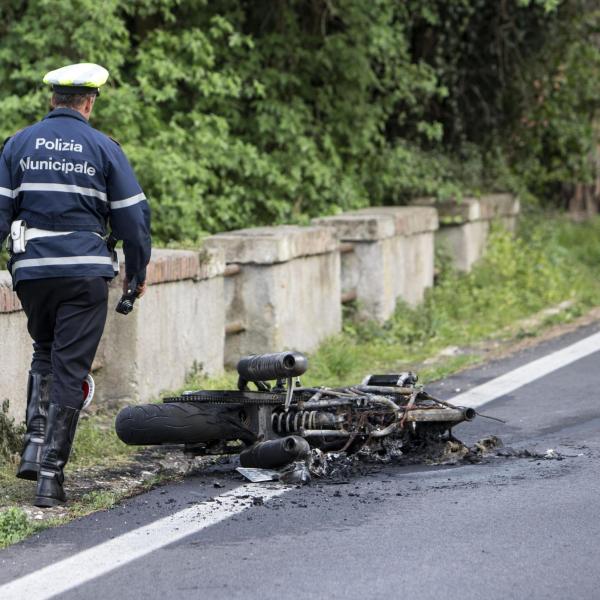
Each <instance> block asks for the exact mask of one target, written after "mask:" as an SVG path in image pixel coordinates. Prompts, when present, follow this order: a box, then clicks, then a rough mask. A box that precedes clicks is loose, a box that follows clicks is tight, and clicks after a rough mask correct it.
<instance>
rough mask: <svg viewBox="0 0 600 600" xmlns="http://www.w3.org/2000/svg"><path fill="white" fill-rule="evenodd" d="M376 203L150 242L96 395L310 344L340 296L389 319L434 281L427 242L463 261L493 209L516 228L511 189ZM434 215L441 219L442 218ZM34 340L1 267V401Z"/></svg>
mask: <svg viewBox="0 0 600 600" xmlns="http://www.w3.org/2000/svg"><path fill="white" fill-rule="evenodd" d="M418 202H419V205H418V206H405V207H371V208H368V209H363V210H359V211H354V212H350V213H345V214H341V215H337V216H334V217H324V218H321V219H315V220H314V223H313V226H311V227H298V226H286V225H284V226H278V227H258V228H254V229H244V230H240V231H231V232H228V233H223V234H219V235H215V236H212V237H210V238H208V239H207V240H206V241H205V244H204V246H203V249H202V251H200V252H198V251H181V250H155V251H154V252H153V256H152V261H151V263H150V265H149V267H148V290H147V292H146V296H145V297H144V298H143V299H142V300H141V301H139V302H138V303H137V304H136V307H135V309H134V311H133V312H132V313H131V314H130V315H127V316H123V315H119V314H118V313H116V312H115V311H114V307H115V306H116V304H117V301H118V299H119V297H120V294H121V281H122V280H121V277H119V278H117V279H115V280H114V281H113V282H112V283H111V286H110V299H109V317H108V321H107V324H106V329H105V333H104V336H103V339H102V341H101V343H100V347H99V350H98V353H97V356H96V360H95V361H94V365H93V368H92V370H93V373H94V377H95V379H96V383H97V389H96V394H97V396H96V401H97V402H110V401H112V400H122V399H129V400H132V401H138V402H143V401H147V400H150V399H153V398H156V397H157V396H158V395H159V394H160V392H161V391H163V390H168V389H175V388H178V387H180V386H181V385H183V382H184V379H185V376H186V375H187V374H188V373H189V372H190V371H191V370H194V369H200V370H202V371H203V372H204V373H207V374H209V375H213V374H216V373H218V372H220V371H221V370H222V369H223V366H224V365H225V364H226V365H234V364H235V363H236V362H237V360H238V359H239V358H240V356H242V355H244V354H251V353H259V352H273V351H278V350H284V349H296V350H299V351H303V352H311V351H313V350H315V349H316V348H317V347H318V346H319V344H320V343H321V342H322V341H323V340H325V339H326V338H327V337H329V336H331V335H333V334H336V333H338V332H339V331H340V329H341V320H342V319H341V307H342V303H343V302H345V301H349V300H351V299H354V298H356V299H357V300H358V301H359V302H358V306H359V307H360V309H361V310H362V311H363V314H364V316H366V317H369V318H374V319H377V320H378V321H385V320H386V319H388V318H389V317H390V316H391V315H392V313H393V311H394V308H395V306H396V303H397V302H398V300H400V299H401V300H403V301H405V302H408V303H409V304H413V305H414V304H417V303H418V302H420V301H421V300H422V298H423V294H424V293H425V290H426V289H427V288H428V287H430V286H431V285H433V275H434V241H435V243H443V244H446V245H447V247H448V248H449V249H450V251H451V253H452V255H453V260H454V261H455V264H456V265H457V266H458V267H459V268H462V269H464V270H468V269H469V268H471V266H472V264H473V263H474V262H475V261H476V260H477V259H478V258H479V257H480V256H481V255H482V253H483V251H484V249H485V245H486V243H487V236H488V231H489V227H490V223H491V222H492V220H494V219H496V220H499V221H501V222H502V223H504V225H505V226H507V227H508V228H511V229H513V228H514V226H515V223H516V218H517V214H518V212H519V203H518V200H516V199H515V198H513V197H512V196H510V195H508V194H495V195H490V196H484V197H483V198H480V199H474V198H466V199H465V200H464V201H462V202H461V203H441V204H435V205H433V202H432V200H431V199H420V200H419V201H418ZM438 221H439V225H440V228H439V229H438ZM30 357H31V340H30V339H29V335H28V333H27V327H26V319H25V316H24V314H23V312H22V310H21V306H20V304H19V301H18V298H17V297H16V294H14V292H13V291H12V289H11V280H10V276H9V274H8V273H7V272H6V271H3V272H0V359H1V360H0V401H2V400H3V399H9V400H10V407H11V414H12V415H13V416H15V417H17V418H19V419H20V418H22V417H23V413H24V407H25V392H26V382H27V371H28V369H29V362H30Z"/></svg>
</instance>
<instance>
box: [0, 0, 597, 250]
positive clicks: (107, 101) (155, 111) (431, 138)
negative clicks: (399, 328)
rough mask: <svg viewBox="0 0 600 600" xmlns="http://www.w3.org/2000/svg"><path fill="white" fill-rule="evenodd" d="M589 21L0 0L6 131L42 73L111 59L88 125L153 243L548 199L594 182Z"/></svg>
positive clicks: (335, 5) (30, 115)
mask: <svg viewBox="0 0 600 600" xmlns="http://www.w3.org/2000/svg"><path fill="white" fill-rule="evenodd" d="M598 22H599V18H598V12H597V10H595V8H594V5H593V4H592V3H591V2H589V0H563V1H559V0H533V1H530V0H509V1H508V2H502V3H498V2H492V1H490V0H463V1H461V2H447V1H445V0H434V1H431V0H409V1H407V2H396V1H394V0H349V1H347V2H340V1H339V0H310V1H309V0H286V1H284V2H272V1H270V0H253V1H248V0H212V1H211V2H208V0H200V1H198V2H180V1H179V0H135V1H134V2H129V1H125V0H107V1H106V2H102V3H98V2H95V1H94V0H52V2H51V1H50V0H30V1H29V2H26V3H24V2H21V0H7V1H5V2H3V3H2V5H1V6H0V33H1V36H0V78H1V80H2V82H3V92H4V93H3V94H2V99H1V100H0V134H1V135H3V136H7V135H11V134H12V133H13V132H14V131H15V130H16V129H18V128H20V127H23V126H26V125H28V124H29V123H31V122H33V121H35V120H37V119H38V118H40V116H42V115H43V113H44V111H45V110H46V107H47V104H48V91H47V90H45V89H43V87H42V85H41V83H40V80H41V76H42V74H43V73H44V72H45V71H47V70H50V69H52V68H56V67H57V66H58V65H62V64H65V63H68V62H74V61H79V60H86V61H93V62H98V63H100V64H103V65H105V66H106V67H107V68H108V69H109V70H110V72H111V79H110V83H109V85H108V86H107V90H106V93H104V94H103V96H102V98H101V99H100V102H98V104H97V107H96V114H95V115H94V124H96V125H97V126H98V127H99V128H100V129H102V130H104V131H106V132H107V133H109V134H110V135H112V136H113V137H115V138H116V139H118V140H119V141H120V142H121V143H122V145H123V147H124V149H125V151H126V152H127V154H128V156H129V157H130V158H131V160H132V162H133V164H134V167H135V168H136V171H137V173H138V176H139V178H140V180H141V182H142V184H143V187H144V189H145V191H146V192H147V195H148V196H149V198H150V200H151V204H152V207H153V211H154V234H155V237H156V239H157V240H159V241H162V242H163V243H168V242H169V241H170V240H188V241H195V240H197V239H198V238H199V236H201V235H202V233H203V232H214V231H217V230H222V229H232V228H235V227H244V226H250V225H256V224H270V223H273V222H283V221H286V222H290V221H294V222H305V221H306V220H307V218H308V217H310V216H313V215H317V214H323V213H332V212H339V211H342V210H346V209H350V208H354V207H359V206H363V205H366V204H369V203H372V204H382V203H402V202H405V201H406V200H407V199H409V198H411V197H413V196H415V195H420V194H432V195H437V196H449V195H460V193H461V192H464V193H467V192H477V191H478V190H482V189H490V188H500V187H501V188H505V189H517V190H519V191H520V192H521V193H524V192H527V191H528V190H529V191H533V192H534V193H536V194H538V196H540V197H547V196H548V195H549V194H550V193H551V192H555V190H556V187H557V185H558V184H559V183H560V182H565V181H566V182H572V181H578V180H580V179H582V178H586V177H589V176H590V175H591V169H590V165H589V161H588V152H589V150H590V149H591V147H592V142H593V139H594V136H593V129H592V120H593V116H594V113H595V111H596V110H597V108H598V102H599V98H600V93H599V92H600V89H599V87H600V83H599V78H598V76H597V72H598V66H599V51H598V48H597V45H594V44H593V43H592V41H591V40H592V37H593V35H594V33H595V31H596V30H597V28H598ZM56 32H60V35H57V33H56Z"/></svg>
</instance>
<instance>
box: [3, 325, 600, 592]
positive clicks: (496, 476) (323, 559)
mask: <svg viewBox="0 0 600 600" xmlns="http://www.w3.org/2000/svg"><path fill="white" fill-rule="evenodd" d="M599 329H600V327H599V326H597V325H595V326H593V327H588V328H586V329H583V330H580V331H577V332H574V333H571V334H569V335H567V336H564V337H563V338H560V339H558V340H555V341H553V342H550V343H546V344H542V345H540V346H538V347H536V348H533V349H529V350H527V351H525V352H522V353H520V354H518V355H515V356H513V357H511V358H509V359H506V360H503V361H499V362H497V363H492V364H490V365H486V366H485V367H481V368H477V369H474V370H471V371H467V372H464V373H461V374H460V375H457V376H455V377H452V378H449V379H448V380H446V381H444V382H440V383H439V384H435V385H433V386H430V387H429V390H430V391H431V392H432V393H434V394H436V395H438V396H439V397H442V398H451V397H452V396H453V395H454V394H456V393H457V390H461V391H464V390H467V389H469V388H470V387H473V386H476V385H479V384H481V383H483V382H485V381H488V380H490V379H493V378H495V377H498V376H499V375H502V374H504V373H507V372H509V371H511V370H513V369H515V368H517V367H519V366H520V365H523V364H526V363H528V362H530V361H532V360H534V359H536V358H539V357H541V356H544V355H546V354H548V353H550V352H553V351H555V350H557V349H560V348H561V347H565V346H568V345H570V344H572V343H573V342H575V341H577V340H579V339H583V338H585V337H587V336H589V335H591V334H593V333H596V332H597V331H598V330H599ZM599 366H600V352H596V353H594V354H591V355H589V356H587V357H585V358H582V359H580V360H578V361H576V362H574V363H572V364H570V365H568V366H566V367H563V368H560V369H558V370H556V371H554V372H553V373H551V374H550V375H547V376H545V377H543V378H541V379H537V380H536V381H533V382H531V383H529V384H527V385H525V386H524V387H522V388H520V389H518V390H516V391H514V392H513V393H511V394H510V395H508V396H504V397H501V398H498V399H496V400H494V401H492V402H490V403H489V404H487V405H486V406H485V407H482V408H481V409H480V410H481V412H483V413H486V414H489V415H493V416H495V417H500V418H502V419H505V420H507V424H505V425H504V424H501V423H498V422H495V421H489V420H486V419H481V418H480V419H477V420H476V421H474V422H472V423H468V424H463V425H461V426H460V427H459V428H457V429H456V431H455V434H456V435H457V437H459V438H461V439H463V440H464V441H465V442H467V443H469V444H471V443H473V442H474V441H476V440H477V439H479V438H481V437H483V436H484V435H488V434H495V435H498V436H499V437H501V438H502V440H503V441H504V443H505V445H507V446H511V447H513V448H515V449H519V450H523V449H529V450H536V451H538V452H542V453H544V452H545V451H546V450H547V449H550V448H551V449H554V450H556V451H558V452H559V453H561V454H563V455H565V457H564V459H563V460H544V459H531V458H495V459H493V460H490V461H489V462H487V463H485V464H474V465H462V466H456V467H410V468H409V467H403V468H400V467H385V468H382V469H380V470H376V471H374V472H371V473H369V474H367V475H364V476H360V477H356V478H354V479H352V480H351V481H350V482H349V483H347V484H343V485H323V484H313V485H311V486H308V487H304V488H295V487H294V488H290V489H284V490H282V489H281V488H277V487H276V486H273V484H268V485H263V486H262V487H261V486H257V487H256V488H252V491H250V492H249V493H245V494H243V495H242V496H241V497H242V498H243V500H239V501H238V500H235V501H234V502H235V506H239V503H242V504H243V506H242V507H241V508H238V509H236V510H234V511H232V512H233V514H232V516H227V514H229V513H227V514H225V513H224V515H225V516H223V515H222V516H221V517H219V518H218V519H217V518H216V517H215V518H214V519H213V520H214V524H212V525H210V526H208V527H204V528H203V525H202V519H203V518H204V517H202V518H200V517H199V516H196V519H195V520H192V523H193V524H195V525H192V527H193V526H197V530H195V531H192V532H191V533H189V534H188V533H186V532H187V529H183V530H182V531H183V533H182V537H180V539H178V540H177V541H175V542H173V543H169V544H167V545H166V546H164V547H161V548H158V549H155V550H154V551H152V552H149V553H148V554H146V555H145V556H143V557H141V558H138V559H135V560H132V561H131V562H129V563H128V564H124V565H123V566H119V567H117V568H114V569H112V570H110V571H108V572H106V574H104V575H102V576H99V577H96V578H93V579H91V580H89V581H86V582H84V583H83V584H81V585H78V586H77V587H75V588H74V589H71V590H70V591H66V592H64V593H61V594H59V595H58V596H56V597H60V598H64V599H73V600H75V599H77V600H85V599H97V598H119V599H120V600H129V599H141V598H144V599H147V600H153V599H163V598H169V599H170V598H208V599H212V598H215V599H220V598H223V599H224V598H227V599H234V598H244V599H245V600H252V599H255V598H257V599H258V598H260V599H270V598H278V599H284V598H349V599H354V598H360V599H365V598H367V599H369V598H376V597H382V598H411V600H418V599H429V598H435V599H440V598H444V599H446V598H448V599H454V598H457V599H465V600H466V599H477V600H481V599H483V598H485V599H486V600H491V599H495V598H502V599H504V600H505V599H511V598H530V599H538V598H552V599H563V598H565V599H566V598H569V599H570V598H578V599H581V600H583V599H588V598H589V599H597V598H599V597H600V566H599V565H600V519H599V518H598V516H599V509H600V503H599V498H600V462H599V461H598V458H599V457H600V402H599V393H598V390H599V389H600V368H599ZM215 482H217V483H218V485H223V486H224V487H222V488H221V487H214V484H215ZM242 485H243V482H242V481H241V479H240V478H239V477H238V476H237V475H236V474H232V473H227V472H223V473H218V472H212V473H208V474H207V473H199V474H197V475H195V476H192V477H189V478H188V479H186V480H185V481H184V482H182V483H180V484H177V485H170V486H166V487H163V488H159V489H156V490H153V491H152V492H150V493H148V494H144V495H142V496H138V497H137V498H134V499H132V500H130V501H128V502H126V503H124V504H123V505H121V506H120V507H118V508H115V509H113V510H111V511H108V512H103V513H97V514H95V515H92V516H90V517H87V518H84V519H80V520H78V521H75V522H72V523H70V524H69V525H66V526H64V527H60V528H57V529H53V530H49V531H46V532H43V533H42V534H40V535H39V536H36V537H34V538H31V539H29V540H27V541H25V542H24V543H21V544H18V545H15V546H12V547H10V548H8V549H6V550H4V551H1V552H0V598H1V599H2V600H5V599H8V598H9V597H10V596H7V595H6V593H5V594H4V595H3V588H2V587H1V586H2V584H5V583H7V582H11V581H15V580H18V579H19V578H21V577H23V576H25V575H27V574H29V573H34V572H36V571H38V570H39V569H41V568H42V567H44V566H48V565H53V564H57V563H59V561H61V560H63V559H65V558H68V557H73V559H74V561H75V563H73V562H72V563H69V564H71V565H73V564H78V561H79V562H81V561H85V560H91V559H90V556H93V555H86V554H81V553H82V551H84V550H85V549H95V548H97V547H98V545H99V544H102V543H103V542H106V541H109V540H118V539H120V538H119V536H122V535H123V534H126V533H127V532H132V531H133V530H137V529H138V528H140V527H143V526H146V525H148V526H151V524H152V523H154V522H155V521H157V520H158V519H162V518H165V517H169V516H171V517H173V518H174V516H175V515H177V514H179V513H180V511H184V510H187V509H191V510H192V511H193V510H195V509H196V507H204V509H203V510H205V513H202V514H203V515H204V514H206V515H209V517H210V514H211V511H213V512H214V515H218V514H220V513H219V511H225V512H226V509H225V508H223V507H224V506H226V505H227V498H226V496H227V493H228V492H229V491H230V490H236V489H237V490H238V492H237V493H240V492H239V490H240V489H241V490H242V491H245V490H246V489H247V488H240V486H242ZM261 490H263V492H261ZM263 494H264V495H274V497H273V498H271V499H267V500H266V501H265V502H264V504H260V500H253V498H254V497H259V496H261V495H263ZM244 503H245V504H244ZM213 507H214V508H213ZM227 510H228V509H227ZM206 511H208V512H206ZM171 517H169V518H171ZM168 520H169V519H166V521H168ZM189 526H190V525H189V524H188V525H186V527H189ZM176 529H177V528H176ZM142 531H144V530H142ZM147 536H148V537H147V539H148V543H150V541H155V540H154V537H153V534H151V533H147ZM155 537H160V535H159V534H156V535H155ZM159 543H160V542H159ZM132 545H133V551H135V550H136V548H137V549H138V550H139V548H140V546H142V547H143V545H144V540H143V539H142V540H140V539H137V540H135V541H134V542H133V544H132ZM109 548H110V546H109ZM60 564H62V563H60ZM90 564H91V563H90ZM79 566H81V565H79ZM82 566H83V567H84V569H83V570H84V571H85V567H86V565H85V563H84V564H83V565H82ZM75 572H76V570H73V569H72V568H69V567H68V565H66V566H63V567H61V568H51V569H50V570H49V571H48V574H47V576H46V575H45V577H47V581H48V582H54V581H62V580H65V581H69V580H70V579H69V578H70V577H75V575H74V574H75ZM4 590H5V592H6V588H4ZM21 597H22V598H23V599H27V600H33V599H34V598H36V597H41V596H36V595H33V596H32V595H29V594H25V595H23V596H21ZM46 597H47V596H46Z"/></svg>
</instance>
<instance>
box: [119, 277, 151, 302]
mask: <svg viewBox="0 0 600 600" xmlns="http://www.w3.org/2000/svg"><path fill="white" fill-rule="evenodd" d="M128 291H129V280H128V279H127V278H124V279H123V293H124V294H126V293H127V292H128ZM135 291H136V294H137V297H138V298H141V297H142V296H143V295H144V294H145V293H146V282H145V281H144V283H140V284H139V285H138V286H137V288H136V290H135Z"/></svg>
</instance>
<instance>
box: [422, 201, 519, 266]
mask: <svg viewBox="0 0 600 600" xmlns="http://www.w3.org/2000/svg"><path fill="white" fill-rule="evenodd" d="M415 203H416V204H418V205H420V206H432V207H435V208H436V209H437V210H438V214H439V221H440V228H439V231H438V232H437V234H436V243H437V244H439V245H440V246H442V247H443V248H444V249H445V250H446V251H447V252H448V253H449V255H450V257H451V259H452V262H453V264H454V266H455V267H456V268H457V269H459V270H461V271H470V270H471V267H472V266H473V264H474V263H475V262H477V260H479V259H480V258H481V257H482V256H483V253H484V251H485V247H486V244H487V239H488V235H489V231H490V225H491V223H492V221H496V222H499V223H501V224H503V225H504V226H505V227H506V228H507V229H509V231H514V229H515V227H516V223H517V217H518V215H519V211H520V204H519V200H518V198H515V197H514V196H513V195H512V194H489V195H486V196H482V197H481V198H463V199H462V200H460V201H448V202H436V201H435V200H434V199H432V198H419V199H418V200H416V201H415Z"/></svg>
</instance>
